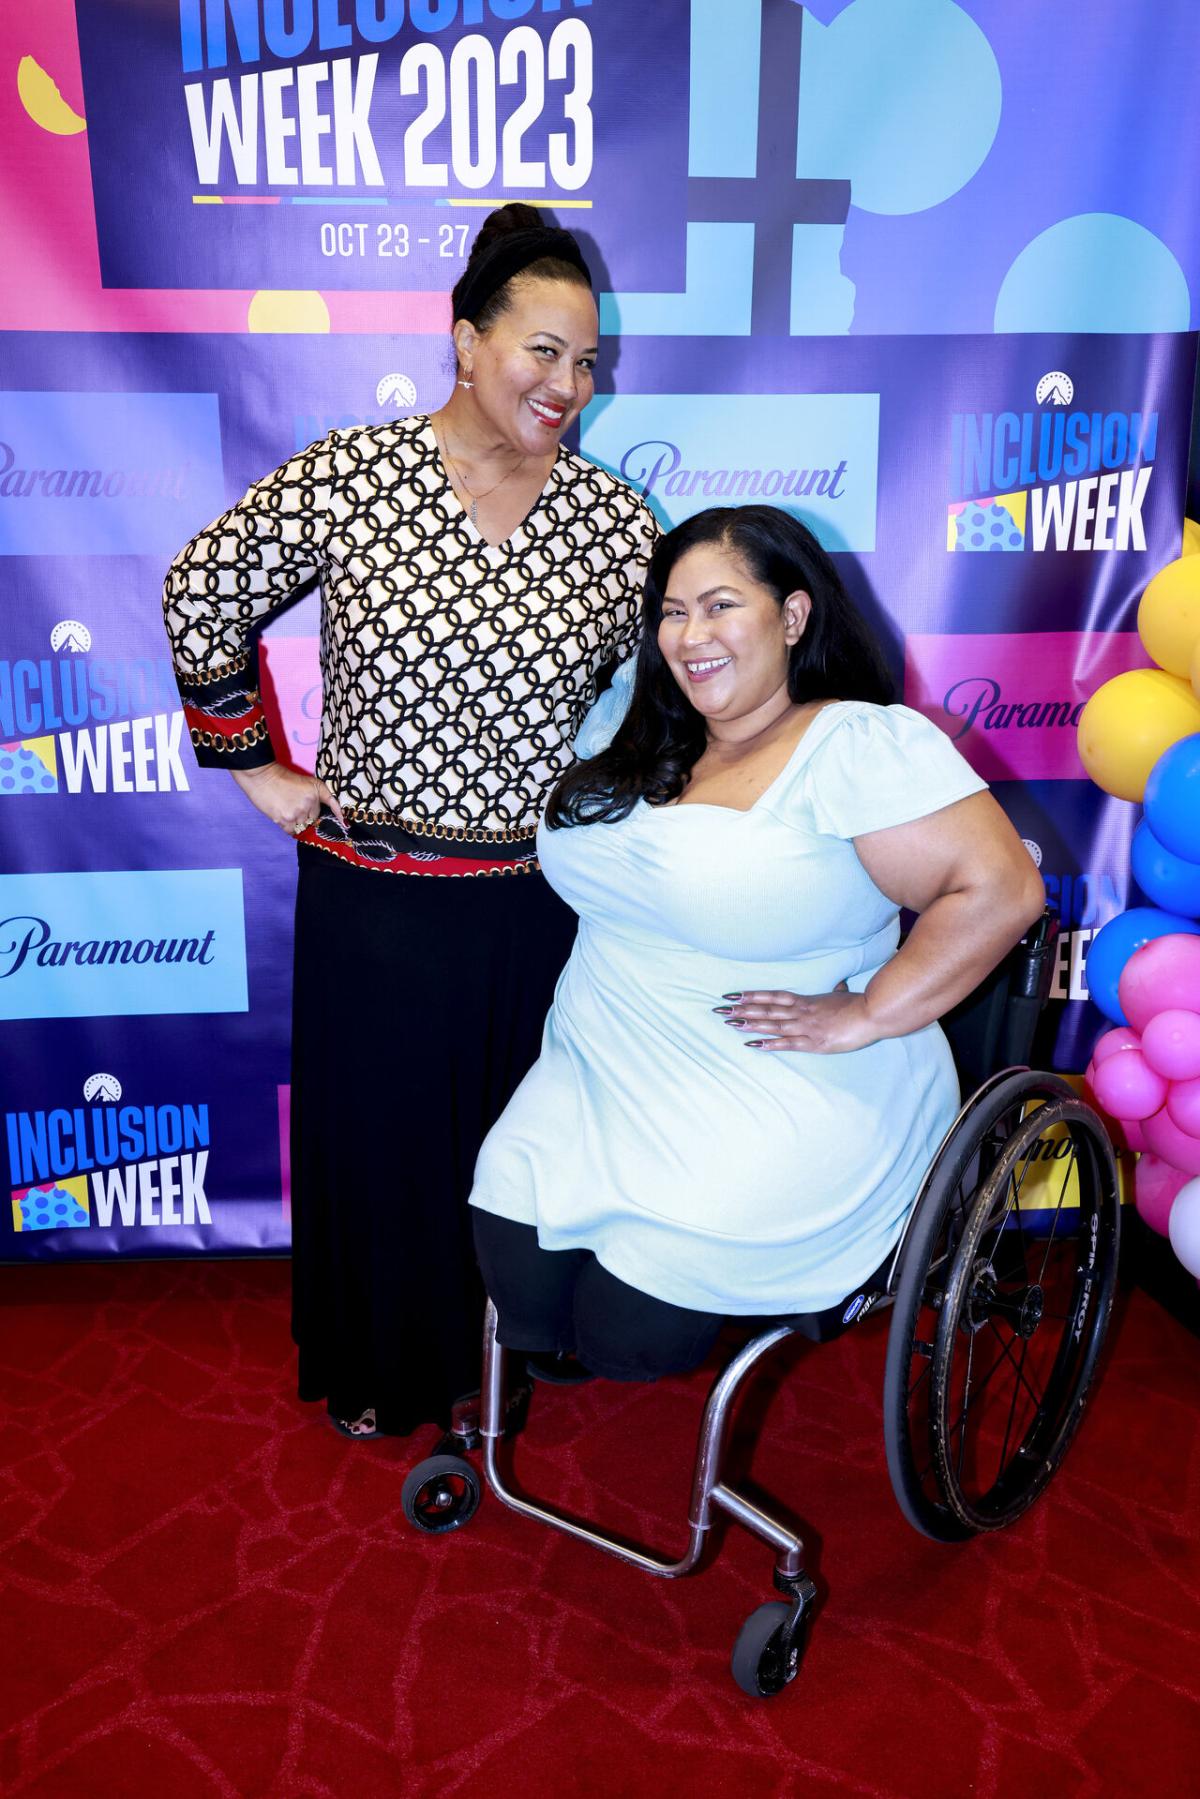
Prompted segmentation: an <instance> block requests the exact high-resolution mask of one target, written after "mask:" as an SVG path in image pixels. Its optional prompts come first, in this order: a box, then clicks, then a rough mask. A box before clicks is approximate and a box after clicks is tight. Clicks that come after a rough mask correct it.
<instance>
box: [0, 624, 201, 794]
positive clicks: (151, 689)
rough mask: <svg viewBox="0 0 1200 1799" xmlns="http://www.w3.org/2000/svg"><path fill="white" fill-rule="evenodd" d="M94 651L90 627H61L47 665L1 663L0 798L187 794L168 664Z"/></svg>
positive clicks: (179, 714)
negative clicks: (99, 653) (178, 792)
mask: <svg viewBox="0 0 1200 1799" xmlns="http://www.w3.org/2000/svg"><path fill="white" fill-rule="evenodd" d="M92 647H93V640H92V633H91V630H90V629H89V627H88V626H87V625H86V624H85V623H84V622H83V621H82V620H81V619H77V618H65V619H60V620H59V622H58V624H56V625H55V626H54V628H53V630H52V631H51V633H50V641H49V648H50V650H51V652H52V654H51V656H49V657H37V658H34V657H22V658H17V659H15V660H12V659H3V658H0V799H22V798H38V797H42V798H44V797H46V796H47V795H52V794H58V793H67V794H79V793H169V792H172V791H176V790H177V791H180V792H186V791H187V789H188V778H187V771H186V769H185V767H184V762H183V754H182V750H183V711H182V709H181V707H180V704H179V694H178V690H177V689H176V686H175V677H174V675H173V673H172V670H171V664H170V663H169V662H168V661H167V660H166V658H165V657H161V658H150V657H111V656H104V655H100V656H92V655H91V654H90V652H91V650H92Z"/></svg>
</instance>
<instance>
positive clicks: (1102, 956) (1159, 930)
mask: <svg viewBox="0 0 1200 1799" xmlns="http://www.w3.org/2000/svg"><path fill="white" fill-rule="evenodd" d="M1177 931H1182V932H1183V933H1184V934H1185V935H1186V936H1188V937H1200V924H1197V923H1196V922H1195V920H1194V919H1191V918H1180V917H1179V915H1178V914H1177V913H1175V912H1160V911H1159V909H1158V907H1157V906H1131V907H1130V909H1129V911H1128V912H1118V913H1117V916H1116V917H1115V918H1110V919H1109V921H1108V923H1107V924H1106V925H1101V927H1100V929H1099V930H1098V931H1097V932H1096V935H1095V936H1094V937H1093V938H1092V941H1091V945H1090V946H1089V949H1088V953H1087V962H1086V964H1085V966H1086V970H1087V984H1088V992H1089V993H1090V994H1091V996H1092V998H1093V1000H1094V1001H1095V1002H1096V1004H1097V1005H1098V1006H1099V1008H1100V1010H1101V1011H1102V1012H1103V1014H1104V1016H1105V1017H1106V1018H1111V1019H1112V1021H1113V1023H1114V1024H1128V1023H1129V1020H1128V1019H1127V1018H1126V1016H1125V1014H1124V1012H1122V1010H1121V1002H1120V1000H1119V999H1118V997H1117V982H1118V981H1119V980H1120V978H1121V973H1122V970H1123V969H1124V967H1125V964H1126V962H1128V960H1129V958H1130V956H1132V954H1133V952H1134V950H1138V949H1141V947H1142V945H1143V943H1149V942H1150V941H1151V940H1152V939H1153V938H1155V937H1171V936H1173V935H1174V934H1175V933H1176V932H1177Z"/></svg>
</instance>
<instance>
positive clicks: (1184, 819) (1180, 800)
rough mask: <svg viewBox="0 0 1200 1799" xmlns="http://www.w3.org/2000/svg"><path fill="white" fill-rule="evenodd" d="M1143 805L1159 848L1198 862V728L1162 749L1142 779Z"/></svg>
mask: <svg viewBox="0 0 1200 1799" xmlns="http://www.w3.org/2000/svg"><path fill="white" fill-rule="evenodd" d="M1145 807H1146V819H1147V821H1148V823H1149V825H1150V829H1151V830H1152V831H1153V832H1154V835H1155V836H1156V837H1157V838H1158V841H1159V842H1160V843H1161V844H1162V846H1163V848H1164V849H1168V850H1170V851H1171V853H1172V855H1175V856H1182V857H1183V858H1184V860H1185V861H1186V862H1200V732H1196V733H1195V734H1194V735H1193V736H1191V737H1181V738H1180V739H1179V742H1178V743H1173V744H1172V745H1171V747H1170V749H1169V750H1164V751H1163V753H1162V755H1161V756H1160V757H1159V758H1158V761H1157V762H1156V763H1155V764H1154V767H1153V768H1152V769H1151V770H1150V779H1149V780H1148V781H1147V782H1146V798H1145Z"/></svg>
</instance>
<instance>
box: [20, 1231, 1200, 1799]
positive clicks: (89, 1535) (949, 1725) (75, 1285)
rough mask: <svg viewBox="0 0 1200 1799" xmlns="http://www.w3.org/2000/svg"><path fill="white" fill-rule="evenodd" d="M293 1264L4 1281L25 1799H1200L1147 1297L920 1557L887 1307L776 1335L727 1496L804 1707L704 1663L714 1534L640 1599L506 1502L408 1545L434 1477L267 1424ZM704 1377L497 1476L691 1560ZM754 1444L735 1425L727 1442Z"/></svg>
mask: <svg viewBox="0 0 1200 1799" xmlns="http://www.w3.org/2000/svg"><path fill="white" fill-rule="evenodd" d="M287 1280H288V1270H287V1267H286V1265H285V1264H282V1263H253V1262H243V1263H200V1262H196V1263H181V1264H164V1263H158V1264H142V1265H121V1264H110V1263H106V1264H91V1265H74V1266H65V1267H49V1266H43V1267H36V1268H28V1269H16V1268H5V1269H2V1270H0V1299H2V1300H3V1302H4V1305H3V1312H2V1314H0V1367H2V1369H3V1377H2V1385H0V1405H2V1413H0V1533H2V1535H0V1541H2V1543H3V1548H2V1550H0V1571H2V1574H3V1579H4V1598H3V1629H2V1631H0V1791H2V1792H3V1793H4V1794H6V1795H9V1796H11V1799H16V1796H17V1795H20V1796H21V1799H76V1796H79V1799H82V1796H84V1795H86V1796H87V1799H148V1796H153V1799H159V1796H168V1799H260V1796H261V1799H310V1796H311V1799H343V1796H344V1795H351V1794H353V1795H356V1796H358V1795H367V1796H369V1799H374V1796H376V1795H378V1796H380V1799H391V1796H392V1795H404V1799H432V1796H433V1795H435V1794H436V1795H439V1796H442V1795H451V1794H463V1795H471V1794H476V1793H478V1794H485V1793H486V1794H488V1795H489V1796H491V1795H499V1796H501V1799H504V1796H505V1795H508V1794H514V1795H515V1794H517V1793H520V1794H521V1795H523V1799H542V1796H543V1795H545V1796H547V1799H549V1796H550V1795H555V1796H556V1799H557V1796H565V1799H575V1796H579V1799H593V1796H595V1799H599V1796H600V1795H604V1796H605V1799H611V1796H613V1795H617V1796H624V1795H629V1796H631V1799H641V1796H642V1795H646V1796H647V1799H648V1796H649V1795H651V1794H654V1795H674V1794H683V1793H688V1794H692V1793H697V1794H703V1795H706V1796H707V1795H714V1796H716V1799H725V1796H726V1795H729V1796H732V1795H735V1794H736V1795H739V1799H740V1796H742V1795H746V1794H751V1793H753V1794H754V1795H755V1796H756V1799H757V1796H759V1795H761V1796H763V1799H785V1796H789V1799H790V1796H791V1795H794V1794H801V1795H805V1796H808V1795H812V1796H813V1799H822V1796H823V1795H834V1794H837V1795H846V1794H861V1795H870V1796H874V1799H909V1796H910V1795H911V1799H943V1796H944V1799H964V1796H967V1795H969V1796H970V1799H1009V1796H1010V1795H1017V1794H1019V1795H1021V1799H1039V1796H1040V1795H1047V1796H1050V1795H1053V1796H1054V1799H1075V1796H1078V1799H1093V1796H1101V1795H1104V1796H1107V1795H1116V1794H1120V1795H1122V1796H1126V1795H1139V1794H1143V1793H1144V1794H1151V1793H1153V1794H1154V1795H1155V1796H1156V1799H1171V1796H1173V1795H1176V1794H1178V1795H1182V1794H1184V1793H1190V1792H1194V1791H1195V1784H1194V1783H1195V1768H1196V1763H1197V1757H1198V1755H1200V1701H1198V1699H1197V1693H1196V1687H1197V1681H1196V1675H1197V1673H1198V1672H1200V1551H1198V1547H1197V1538H1198V1535H1200V1522H1198V1521H1200V1438H1198V1434H1197V1431H1196V1427H1195V1420H1196V1407H1197V1394H1198V1392H1200V1384H1198V1381H1197V1375H1198V1373H1200V1342H1197V1341H1196V1339H1195V1338H1193V1337H1191V1336H1190V1335H1188V1334H1187V1333H1186V1332H1185V1331H1184V1330H1183V1329H1182V1328H1181V1326H1179V1325H1178V1324H1177V1323H1175V1322H1174V1321H1173V1320H1172V1319H1171V1318H1170V1317H1168V1316H1167V1314H1166V1313H1165V1312H1163V1311H1162V1310H1160V1308H1159V1307H1158V1306H1157V1305H1156V1304H1155V1303H1154V1302H1153V1301H1152V1300H1151V1299H1149V1298H1148V1297H1147V1296H1146V1295H1145V1294H1143V1293H1140V1292H1135V1293H1133V1294H1132V1295H1129V1296H1126V1297H1125V1299H1124V1300H1123V1301H1122V1302H1121V1306H1120V1313H1119V1316H1118V1319H1117V1322H1116V1325H1115V1328H1114V1339H1113V1344H1112V1350H1111V1353H1110V1356H1109V1361H1108V1367H1107V1370H1106V1372H1105V1375H1104V1377H1103V1379H1102V1381H1101V1385H1100V1389H1099V1392H1098V1394H1097V1397H1096V1399H1095V1402H1094V1404H1093V1407H1092V1408H1091V1411H1090V1414H1089V1416H1088V1418H1087V1420H1086V1421H1085V1424H1084V1428H1083V1431H1082V1433H1081V1436H1080V1438H1079V1441H1078V1442H1077V1444H1076V1447H1075V1449H1074V1451H1073V1453H1072V1455H1071V1458H1070V1460H1069V1461H1068V1463H1067V1465H1066V1467H1065V1469H1064V1471H1063V1472H1062V1473H1061V1474H1060V1475H1059V1477H1058V1478H1057V1479H1056V1481H1055V1482H1054V1484H1053V1485H1052V1487H1051V1488H1050V1490H1049V1492H1048V1493H1047V1495H1046V1496H1045V1498H1044V1499H1043V1500H1042V1501H1041V1502H1040V1504H1039V1505H1038V1506H1037V1507H1036V1508H1035V1509H1034V1510H1033V1511H1032V1512H1031V1513H1030V1514H1029V1515H1028V1516H1027V1517H1026V1518H1025V1519H1024V1520H1022V1521H1021V1523H1020V1524H1018V1525H1017V1526H1016V1527H1015V1528H1013V1529H1012V1530H1010V1531H1008V1532H1005V1533H1001V1534H1000V1535H998V1536H995V1537H989V1538H985V1539H979V1540H976V1541H975V1542H973V1543H971V1544H969V1545H967V1546H965V1547H957V1548H945V1547H941V1546H938V1545H936V1544H933V1543H928V1542H926V1541H924V1540H923V1539H921V1538H919V1537H918V1536H916V1535H915V1534H914V1533H913V1532H912V1531H911V1530H910V1529H909V1527H908V1526H907V1525H906V1524H905V1523H904V1521H903V1520H902V1519H901V1517H900V1515H899V1512H898V1511H897V1510H896V1507H895V1504H894V1502H893V1500H892V1497H891V1492H890V1489H889V1487H888V1485H887V1477H886V1472H885V1469H884V1465H883V1448H882V1428H881V1423H880V1413H879V1390H880V1381H881V1376H882V1364H883V1351H884V1342H885V1337H886V1323H885V1321H884V1320H872V1321H870V1322H869V1323H868V1324H866V1325H864V1326H863V1328H862V1329H861V1330H860V1331H858V1332H852V1333H850V1335H848V1336H847V1337H845V1338H843V1339H842V1340H841V1341H840V1342H838V1343H836V1344H833V1345H830V1346H827V1347H825V1348H822V1349H814V1348H812V1347H809V1346H806V1345H800V1344H795V1345H788V1346H787V1347H786V1349H785V1350H784V1351H783V1352H781V1354H780V1357H779V1360H778V1377H777V1378H773V1377H772V1376H771V1375H769V1374H768V1375H767V1376H766V1377H765V1379H764V1381H763V1383H762V1386H761V1391H760V1394H759V1395H752V1396H751V1399H750V1401H749V1410H750V1411H751V1412H753V1413H761V1414H763V1420H764V1421H763V1434H762V1436H761V1438H760V1439H759V1441H758V1443H757V1447H755V1448H753V1451H752V1455H751V1446H750V1442H749V1439H748V1438H746V1441H745V1444H744V1453H745V1455H746V1456H747V1457H748V1458H750V1459H751V1466H750V1470H749V1476H748V1478H749V1480H750V1481H752V1482H753V1483H755V1484H758V1485H759V1486H760V1487H761V1488H763V1489H765V1490H766V1491H768V1492H771V1493H774V1494H776V1495H778V1496H779V1497H780V1498H782V1499H785V1500H786V1501H788V1502H789V1503H790V1504H791V1505H792V1506H793V1507H794V1508H795V1510H796V1515H797V1517H798V1518H800V1519H801V1520H802V1525H803V1527H805V1528H807V1529H808V1532H809V1536H810V1541H811V1543H812V1545H813V1549H814V1560H815V1564H816V1569H815V1571H816V1574H817V1577H818V1582H819V1584H820V1586H821V1588H822V1595H823V1606H822V1611H821V1613H820V1615H819V1616H818V1619H817V1623H816V1627H815V1629H814V1633H813V1637H812V1642H811V1645H810V1648H809V1651H808V1655H807V1657H806V1660H805V1664H804V1667H803V1670H802V1673H801V1675H800V1678H799V1680H798V1681H797V1682H796V1683H795V1684H794V1685H793V1686H792V1687H791V1688H789V1689H788V1691H787V1692H786V1693H785V1694H784V1695H783V1696H781V1697H780V1698H778V1699H776V1700H773V1701H771V1702H761V1703H757V1704H756V1703H754V1702H753V1701H750V1700H748V1699H745V1698H743V1696H742V1695H741V1694H740V1693H739V1692H738V1690H737V1689H736V1688H735V1687H734V1685H733V1683H732V1681H731V1679H730V1676H729V1672H728V1657H729V1651H730V1647H731V1644H732V1641H733V1637H734V1635H735V1634H736V1631H737V1629H738V1626H739V1625H740V1623H741V1621H742V1619H743V1618H744V1617H745V1616H746V1615H747V1613H749V1612H750V1611H751V1610H753V1608H754V1607H755V1606H756V1605H758V1604H760V1603H761V1602H762V1601H763V1600H764V1599H769V1598H771V1597H773V1596H774V1595H773V1593H772V1588H771V1559H770V1554H769V1552H768V1551H767V1550H766V1549H765V1547H764V1546H763V1545H761V1544H758V1543H756V1542H755V1541H753V1540H752V1539H750V1538H749V1537H747V1536H745V1535H744V1534H743V1533H742V1532H740V1531H737V1530H735V1529H732V1528H731V1529H730V1530H729V1531H728V1533H727V1535H726V1536H725V1538H724V1541H723V1545H722V1549H721V1553H720V1555H719V1557H718V1558H717V1560H716V1561H715V1562H714V1563H712V1564H711V1565H710V1566H709V1567H708V1568H707V1569H706V1570H704V1571H703V1572H702V1573H701V1574H699V1575H698V1576H696V1577H694V1578H692V1579H688V1580H684V1581H680V1582H675V1583H667V1582H663V1581H656V1580H652V1579H649V1578H647V1577H645V1576H642V1575H639V1574H637V1573H636V1572H635V1571H634V1570H632V1569H628V1568H625V1567H622V1566H621V1565H619V1564H618V1563H616V1562H613V1561H610V1560H609V1559H608V1558H606V1557H602V1556H599V1555H596V1554H595V1553H593V1552H591V1551H589V1550H588V1549H587V1548H586V1547H585V1546H583V1545H576V1544H573V1543H571V1542H569V1541H567V1540H566V1539H563V1538H559V1537H557V1536H555V1535H553V1534H551V1533H549V1532H547V1531H543V1530H540V1529H538V1528H537V1527H536V1526H534V1525H533V1524H531V1523H529V1522H527V1521H525V1520H523V1519H520V1518H517V1517H515V1516H513V1515H512V1514H511V1513H508V1512H506V1511H505V1510H504V1509H503V1508H502V1507H501V1506H500V1505H499V1504H498V1503H497V1502H496V1501H495V1500H494V1499H491V1498H490V1497H488V1496H486V1495H485V1498H484V1502H483V1505H482V1507H481V1509H480V1512H479V1514H478V1515H477V1517H476V1518H475V1520H474V1521H473V1523H472V1524H471V1525H469V1526H468V1527H467V1529H465V1530H463V1531H461V1532H457V1533H453V1534H451V1535H449V1536H446V1537H439V1538H420V1537H417V1536H416V1535H414V1534H413V1533H412V1532H411V1531H410V1529H409V1527H408V1526H407V1525H406V1524H405V1522H404V1519H403V1517H402V1515H401V1512H400V1486H401V1483H402V1480H403V1477H404V1474H405V1473H406V1472H407V1470H408V1468H409V1467H410V1466H411V1465H412V1463H413V1461H414V1460H416V1459H417V1457H418V1456H419V1455H421V1454H425V1453H428V1451H429V1448H430V1447H431V1445H432V1441H433V1437H434V1433H433V1431H432V1430H429V1431H427V1432H422V1433H419V1434H418V1435H417V1436H416V1437H415V1438H413V1439H411V1440H407V1441H405V1440H399V1439H390V1440H386V1441H383V1442H378V1443H375V1444H366V1445H364V1444H354V1443H350V1442H347V1441H345V1440H344V1439H342V1438H340V1437H338V1436H337V1435H336V1434H335V1433H334V1432H333V1431H331V1430H330V1429H329V1428H328V1425H327V1424H326V1423H325V1422H324V1421H323V1416H322V1414H321V1412H320V1411H319V1409H317V1408H313V1407H302V1406H300V1405H299V1404H298V1403H297V1402H295V1401H294V1399H293V1398H292V1355H291V1346H290V1343H289V1341H288V1335H287ZM705 1388H706V1380H705V1378H704V1377H702V1376H695V1377H692V1378H690V1379H687V1380H672V1381H665V1382H663V1383H661V1384H660V1385H659V1386H657V1387H644V1388H614V1387H612V1386H608V1385H606V1384H604V1383H596V1384H595V1385H593V1386H589V1387H586V1388H583V1389H578V1390H574V1391H567V1390H561V1389H560V1390H555V1389H546V1388H541V1389H539V1390H538V1393H537V1395H536V1398H535V1404H534V1409H533V1413H532V1416H531V1421H530V1428H529V1431H528V1433H527V1434H526V1435H525V1436H524V1437H523V1438H522V1439H521V1441H520V1443H519V1444H518V1445H517V1452H516V1453H517V1463H516V1466H517V1472H518V1476H519V1478H520V1479H521V1481H522V1483H523V1484H525V1485H526V1486H527V1487H528V1488H529V1489H530V1490H532V1491H533V1492H535V1493H537V1494H539V1496H542V1497H546V1498H548V1499H552V1500H555V1501H557V1502H559V1503H561V1504H565V1505H566V1506H567V1507H568V1508H571V1509H576V1510H578V1511H579V1512H581V1513H584V1514H591V1515H594V1516H597V1517H600V1518H603V1519H604V1520H605V1521H606V1522H608V1523H609V1524H610V1525H611V1526H612V1527H614V1528H616V1529H618V1530H623V1531H626V1532H628V1533H629V1534H631V1535H633V1536H636V1537H639V1538H641V1539H643V1540H645V1541H649V1542H653V1543H655V1544H657V1545H658V1546H659V1547H660V1548H662V1549H663V1550H672V1551H673V1552H676V1553H677V1552H678V1547H679V1546H681V1541H682V1533H681V1530H680V1522H679V1521H680V1519H681V1518H682V1517H683V1515H684V1510H685V1505H686V1498H687V1489H688V1480H689V1455H690V1450H691V1443H692V1441H693V1440H694V1430H695V1426H696V1422H697V1419H698V1416H699V1411H700V1407H701V1404H702V1402H703V1397H704V1392H705ZM742 1435H743V1437H746V1433H745V1432H743V1433H742Z"/></svg>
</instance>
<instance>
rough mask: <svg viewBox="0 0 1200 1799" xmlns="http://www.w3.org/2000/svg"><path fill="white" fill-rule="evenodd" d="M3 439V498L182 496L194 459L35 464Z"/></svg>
mask: <svg viewBox="0 0 1200 1799" xmlns="http://www.w3.org/2000/svg"><path fill="white" fill-rule="evenodd" d="M24 463H25V465H24V466H23V463H22V462H19V461H18V458H17V452H16V450H15V449H14V448H13V446H12V444H9V443H3V442H0V500H32V499H43V500H117V499H120V498H121V496H122V495H124V496H125V498H126V499H138V500H159V499H168V500H183V499H186V498H187V490H188V479H189V476H190V474H191V467H192V465H191V463H190V462H184V463H182V464H180V465H179V466H178V467H175V468H73V469H67V468H51V469H45V468H32V467H30V466H28V465H27V464H28V459H24Z"/></svg>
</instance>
